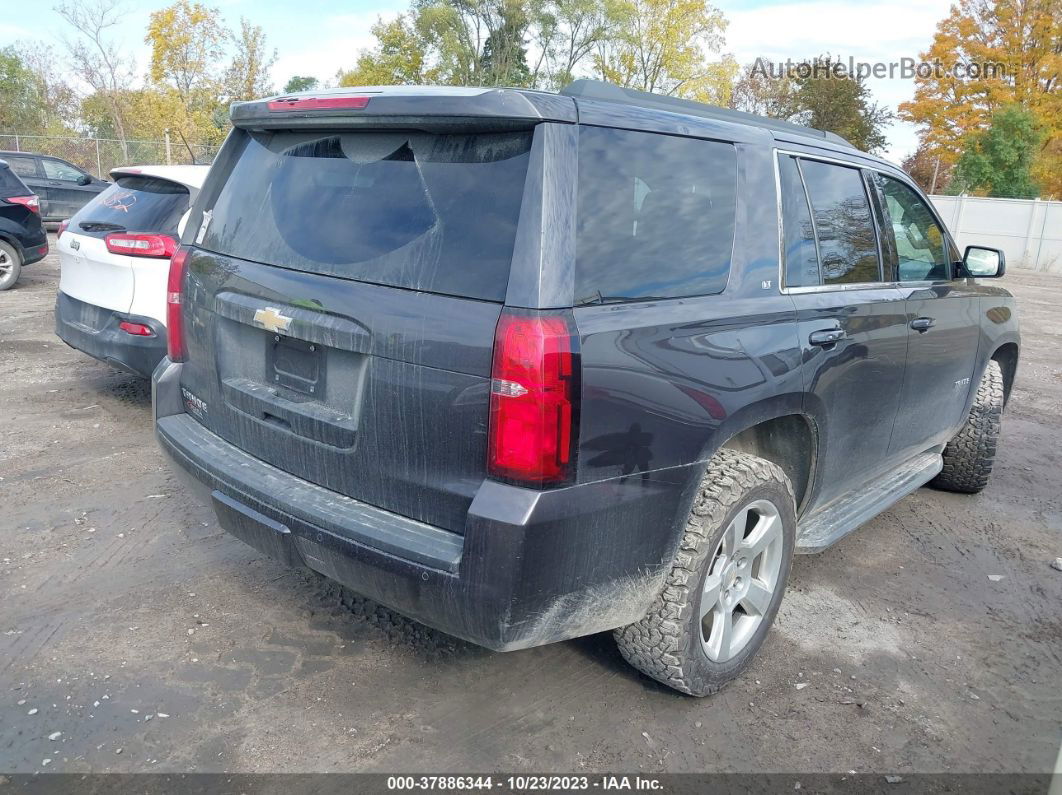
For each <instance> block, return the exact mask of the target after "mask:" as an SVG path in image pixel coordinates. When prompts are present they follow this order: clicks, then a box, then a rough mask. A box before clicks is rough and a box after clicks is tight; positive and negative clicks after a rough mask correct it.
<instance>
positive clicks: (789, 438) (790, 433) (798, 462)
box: [719, 413, 818, 516]
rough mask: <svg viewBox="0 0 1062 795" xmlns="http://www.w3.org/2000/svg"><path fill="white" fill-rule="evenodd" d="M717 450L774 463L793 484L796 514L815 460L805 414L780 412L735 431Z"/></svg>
mask: <svg viewBox="0 0 1062 795" xmlns="http://www.w3.org/2000/svg"><path fill="white" fill-rule="evenodd" d="M719 447H720V449H726V450H736V451H738V452H743V453H749V454H750V455H754V456H757V457H759V458H763V459H765V460H767V461H770V462H771V463H772V464H776V465H777V466H778V467H779V468H780V469H781V470H782V471H783V472H785V474H786V477H788V478H789V482H790V483H792V485H793V494H794V496H795V497H796V508H797V515H798V516H799V515H800V514H801V513H802V512H803V509H804V508H805V506H806V504H807V501H808V498H809V497H810V495H811V493H812V484H813V481H814V473H815V464H816V462H817V460H818V433H817V430H816V427H815V425H814V423H813V421H812V420H811V418H810V417H808V416H807V415H805V414H799V413H794V414H782V415H779V416H777V417H772V418H770V419H766V420H762V421H760V422H757V423H756V424H755V425H750V426H749V427H747V428H744V429H742V430H741V431H738V432H737V433H735V434H733V435H732V436H730V438H728V439H727V440H726V441H725V442H723V443H722V444H721V445H720V446H719Z"/></svg>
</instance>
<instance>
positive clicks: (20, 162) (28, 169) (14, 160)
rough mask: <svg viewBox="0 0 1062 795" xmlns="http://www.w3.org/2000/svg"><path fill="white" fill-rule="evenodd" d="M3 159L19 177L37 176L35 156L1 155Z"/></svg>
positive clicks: (38, 172) (38, 174) (38, 173)
mask: <svg viewBox="0 0 1062 795" xmlns="http://www.w3.org/2000/svg"><path fill="white" fill-rule="evenodd" d="M3 159H4V160H6V161H7V164H8V165H9V166H10V167H11V170H12V171H14V172H15V173H16V174H18V175H19V176H20V177H31V178H32V177H39V176H40V175H41V174H40V171H39V170H38V169H37V158H35V157H20V156H18V155H3Z"/></svg>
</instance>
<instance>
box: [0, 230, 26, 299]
mask: <svg viewBox="0 0 1062 795" xmlns="http://www.w3.org/2000/svg"><path fill="white" fill-rule="evenodd" d="M21 272H22V258H21V257H19V255H18V252H17V251H16V250H15V248H14V247H13V246H12V245H11V244H10V243H5V242H4V241H3V240H0V290H7V289H9V288H11V287H14V286H15V282H17V281H18V276H19V274H20V273H21Z"/></svg>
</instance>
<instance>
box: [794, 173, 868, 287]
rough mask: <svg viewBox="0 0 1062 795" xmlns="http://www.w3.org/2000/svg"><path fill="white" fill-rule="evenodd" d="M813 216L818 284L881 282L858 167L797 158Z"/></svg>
mask: <svg viewBox="0 0 1062 795" xmlns="http://www.w3.org/2000/svg"><path fill="white" fill-rule="evenodd" d="M800 169H801V171H802V172H803V174H804V184H805V185H806V186H807V190H808V198H809V199H810V200H811V209H812V213H813V217H814V220H815V234H816V237H817V238H818V242H819V258H820V260H821V267H822V283H823V284H862V283H866V282H877V281H881V275H880V274H881V268H880V263H879V257H878V240H877V235H876V233H875V231H874V221H873V218H872V216H871V213H870V202H869V200H868V198H867V192H866V188H865V187H864V185H863V177H862V176H861V174H860V172H859V170H858V169H855V168H849V167H847V166H838V165H834V164H832V163H822V162H820V161H817V160H803V159H801V161H800Z"/></svg>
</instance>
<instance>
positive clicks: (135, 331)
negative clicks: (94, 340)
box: [118, 320, 155, 337]
mask: <svg viewBox="0 0 1062 795" xmlns="http://www.w3.org/2000/svg"><path fill="white" fill-rule="evenodd" d="M118 328H120V329H121V330H122V331H124V332H125V333H126V334H132V335H133V336H134V337H154V336H155V332H154V331H152V330H151V328H150V327H149V326H145V325H144V324H143V323H133V322H131V321H129V320H123V321H122V322H121V323H119V324H118Z"/></svg>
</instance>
